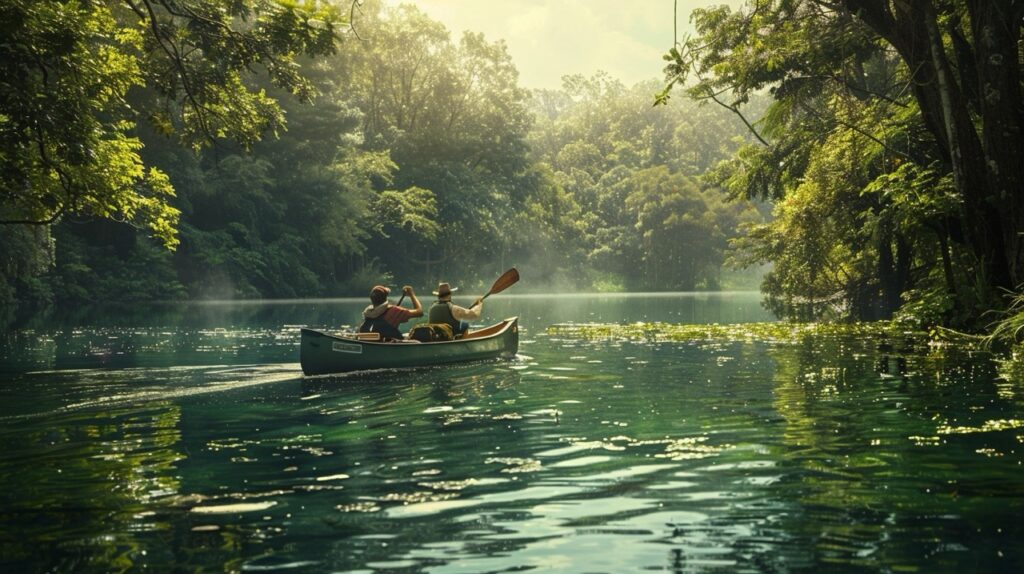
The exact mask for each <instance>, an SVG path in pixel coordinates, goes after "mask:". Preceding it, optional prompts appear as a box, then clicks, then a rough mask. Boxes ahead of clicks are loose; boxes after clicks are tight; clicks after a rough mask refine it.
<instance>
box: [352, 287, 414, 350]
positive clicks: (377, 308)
mask: <svg viewBox="0 0 1024 574" xmlns="http://www.w3.org/2000/svg"><path fill="white" fill-rule="evenodd" d="M403 290H404V291H405V293H406V294H408V295H409V297H410V299H411V300H412V303H413V305H414V306H415V308H413V309H406V308H405V307H399V306H398V305H392V304H391V303H390V302H388V293H390V292H391V290H390V289H388V288H387V287H384V286H383V285H376V286H374V288H373V289H371V290H370V305H369V306H368V307H367V308H366V309H364V310H363V324H362V325H360V326H359V332H360V333H380V336H381V338H382V339H383V340H385V341H387V340H401V339H402V331H400V330H399V329H398V326H399V325H401V324H402V323H405V322H406V321H408V320H409V319H411V318H413V317H422V316H423V306H422V305H421V304H420V301H419V299H417V298H416V293H414V292H413V290H412V287H409V286H406V287H405V288H404V289H403Z"/></svg>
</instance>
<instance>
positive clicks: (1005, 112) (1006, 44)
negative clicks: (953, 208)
mask: <svg viewBox="0 0 1024 574" xmlns="http://www.w3.org/2000/svg"><path fill="white" fill-rule="evenodd" d="M967 9H968V12H969V14H970V17H971V35H972V36H973V38H974V68H975V70H976V72H977V74H978V91H979V98H978V101H979V105H980V108H981V110H980V111H981V124H982V144H983V147H984V153H985V160H986V161H985V167H986V172H985V173H986V176H987V178H988V186H989V193H990V203H992V204H993V205H997V206H998V209H999V213H1000V216H1001V223H1002V233H1003V241H1004V244H1005V246H1006V256H1007V263H1008V266H1009V273H1010V276H1011V278H1012V279H1013V282H1014V284H1015V285H1014V286H1016V284H1019V283H1020V282H1021V281H1022V280H1024V260H1022V257H1024V241H1022V237H1021V235H1020V230H1021V229H1020V228H1021V223H1022V221H1024V189H1022V186H1024V110H1022V109H1021V107H1022V101H1021V88H1020V62H1019V61H1018V57H1019V56H1018V54H1020V52H1019V43H1020V32H1021V16H1022V9H1021V2H1019V1H1017V2H1015V1H1012V0H969V1H968V2H967Z"/></svg>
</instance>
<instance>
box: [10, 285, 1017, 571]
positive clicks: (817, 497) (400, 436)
mask: <svg viewBox="0 0 1024 574" xmlns="http://www.w3.org/2000/svg"><path fill="white" fill-rule="evenodd" d="M537 304H538V305H540V304H541V300H537ZM544 304H548V305H551V302H550V301H547V302H545V303H544ZM590 304H591V305H592V306H593V307H595V308H596V309H597V311H595V312H600V313H602V314H603V315H602V319H601V320H602V321H608V320H609V316H608V315H610V314H611V313H613V312H615V313H618V312H622V313H633V312H637V313H639V312H640V311H636V310H635V309H636V308H637V307H639V308H642V307H643V305H644V304H645V303H638V304H637V306H634V307H631V309H632V310H629V311H625V310H623V309H621V308H615V307H602V306H601V304H598V303H596V302H593V301H591V302H590ZM553 307H559V308H561V306H560V305H553ZM610 309H613V310H614V311H613V310H610ZM542 311H543V310H542ZM559 312H560V311H557V310H556V309H554V308H552V309H551V310H550V313H548V312H538V316H544V317H550V318H551V319H552V322H556V321H555V319H558V318H559V316H558V313H559ZM633 317H634V316H633V315H630V319H629V320H633ZM309 320H310V322H311V323H312V322H319V323H327V322H328V321H329V320H333V319H332V318H329V317H326V316H324V317H319V318H318V317H316V316H313V317H310V318H309ZM288 324H289V325H290V324H291V323H288ZM209 327H210V326H204V327H203V328H201V329H193V330H189V329H191V328H183V329H181V330H178V331H175V329H176V327H165V326H158V325H150V326H148V327H137V326H136V327H129V326H125V325H121V326H118V327H114V326H110V327H101V328H93V327H82V328H75V329H64V328H61V330H62V334H61V335H59V336H57V335H54V336H52V337H51V338H52V341H46V342H44V343H39V344H38V345H36V346H35V347H33V349H34V350H27V351H24V353H25V356H28V357H29V358H28V359H25V360H24V363H22V364H30V365H32V366H33V367H32V369H27V370H26V369H22V370H17V369H11V370H9V371H8V372H6V373H5V374H3V375H2V384H0V404H2V411H0V441H2V444H3V446H4V447H5V451H4V452H5V456H4V457H3V459H2V460H0V477H2V486H3V489H2V492H3V494H0V522H2V528H0V531H2V532H3V533H4V534H2V538H0V550H2V553H0V562H2V565H3V566H4V569H5V571H37V570H58V571H62V570H75V571H78V570H98V571H109V570H134V569H143V568H149V569H156V570H210V569H217V570H226V571H241V570H247V571H253V570H254V571H288V572H322V571H364V572H370V571H372V572H394V571H402V572H487V571H516V570H525V569H536V570H548V571H559V572H625V571H638V570H660V571H665V570H668V571H673V572H705V571H707V572H766V571H767V572H774V571H830V572H854V571H857V572H859V571H864V570H878V571H910V570H917V571H928V572H954V571H1016V570H1019V569H1021V567H1022V566H1024V556H1022V555H1021V549H1020V547H1019V542H1018V541H1019V540H1020V539H1021V537H1022V535H1024V528H1022V526H1021V524H1020V520H1019V518H1018V517H1019V515H1020V513H1021V511H1024V496H1022V494H1024V478H1022V475H1021V474H1020V465H1021V464H1022V462H1024V457H1022V456H1021V445H1022V444H1024V403H1022V400H1021V396H1022V395H1021V391H1020V388H1021V387H1020V385H1021V381H1022V378H1021V377H1019V376H1018V373H1019V372H1020V370H1021V367H1020V366H1019V363H1017V362H1015V361H993V360H992V359H991V357H989V356H987V355H985V354H983V353H978V352H977V351H975V350H972V349H966V348H959V347H955V346H944V345H935V344H927V343H926V342H924V341H923V340H919V339H913V338H909V339H904V338H902V337H901V338H887V339H882V338H880V337H878V336H874V335H871V334H865V333H863V332H857V331H852V332H850V333H847V334H843V333H841V332H839V331H829V332H827V333H826V332H824V331H823V332H815V331H814V330H813V329H808V330H806V332H802V334H801V335H800V336H799V337H790V338H786V337H757V336H742V337H719V338H714V337H702V338H699V339H697V338H694V339H692V340H673V339H672V338H671V337H665V336H661V335H660V334H659V333H658V332H657V330H658V326H657V325H646V326H644V328H645V329H647V330H648V331H650V333H648V335H646V336H644V337H642V338H637V339H630V338H626V337H611V336H607V337H593V338H591V337H587V336H583V335H568V334H566V333H564V332H560V333H557V334H549V333H547V332H546V331H545V330H544V329H539V328H533V329H532V330H531V331H530V332H529V333H528V336H526V337H524V338H523V342H522V347H521V354H520V356H519V357H518V358H517V359H516V360H514V361H494V362H486V363H475V364H465V365H458V366H454V367H449V368H433V369H418V370H413V371H384V372H376V373H372V374H365V373H364V374H353V375H348V376H342V377H323V378H302V377H301V376H300V374H299V371H298V366H297V365H296V364H295V362H294V361H295V358H294V352H295V347H294V340H293V339H292V338H291V335H290V333H291V332H292V330H293V327H288V326H286V325H285V324H284V323H282V324H278V325H254V326H251V327H248V328H247V327H244V326H230V325H227V324H226V325H225V326H223V327H222V330H218V329H217V328H216V327H213V328H209ZM65 331H66V332H67V333H68V334H64V332H65ZM165 332H166V333H172V334H171V335H164V334H163V333H165ZM584 332H585V330H581V333H584ZM39 333H40V331H37V332H36V334H37V335H38V334H39ZM114 333H117V334H118V335H117V336H118V337H121V334H124V333H129V336H127V339H129V340H130V341H132V342H131V343H130V344H128V343H124V339H123V338H118V339H109V338H108V337H110V336H111V334H114ZM18 336H20V337H22V339H20V340H22V341H29V340H31V339H32V338H31V337H29V336H28V335H26V334H24V333H23V334H21V335H18ZM61 337H64V339H63V340H61V341H60V342H58V340H60V338H61ZM161 337H167V340H169V341H171V342H170V343H168V344H156V343H154V342H153V341H158V340H164V339H161ZM175 341H180V343H178V342H175ZM26 345H28V343H26ZM104 345H105V346H104ZM190 345H195V347H191V346H190ZM99 348H104V349H113V350H114V353H113V354H112V355H111V357H112V358H110V359H109V360H106V362H101V363H98V364H97V363H95V362H90V361H96V359H95V358H89V357H92V355H90V353H92V352H93V350H94V349H99ZM121 351H123V352H124V355H118V354H117V352H121ZM128 356H131V357H132V358H118V357H128ZM82 357H86V359H84V360H82V362H81V363H78V362H76V361H78V360H80V359H81V358H82ZM41 364H46V365H49V367H47V368H41V367H40V365H41ZM61 365H87V366H86V368H77V369H76V370H69V369H64V368H60V366H61ZM88 365H91V366H88ZM15 533H17V534H15Z"/></svg>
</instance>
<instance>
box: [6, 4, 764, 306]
mask: <svg viewBox="0 0 1024 574" xmlns="http://www.w3.org/2000/svg"><path fill="white" fill-rule="evenodd" d="M3 10H5V12H4V13H3V14H0V16H3V24H2V25H3V26H4V27H5V37H11V38H16V39H17V41H15V42H10V43H7V44H4V46H3V47H2V49H3V50H7V51H8V52H5V53H4V54H2V55H0V57H2V59H3V65H4V66H6V68H5V70H4V71H5V73H4V75H3V77H2V78H0V94H2V97H0V121H2V125H0V137H2V146H3V147H2V150H3V151H2V157H0V161H2V163H3V166H2V172H3V176H2V177H4V178H5V179H4V191H3V193H4V194H5V195H4V196H3V197H2V198H0V215H2V217H3V219H4V220H5V221H7V222H8V224H7V225H0V242H2V243H3V245H4V250H3V251H4V257H3V260H2V262H0V278H2V281H0V303H4V304H6V305H8V306H10V305H11V304H15V303H22V304H25V305H34V306H39V305H47V304H51V303H55V304H57V305H58V306H59V305H70V304H78V303H81V302H96V301H124V300H154V299H180V298H259V297H314V296H339V295H363V294H365V293H366V290H367V289H368V287H369V286H370V285H372V284H373V283H377V282H385V283H392V282H401V283H412V284H414V285H417V286H420V288H426V287H429V286H431V285H434V284H436V283H437V281H439V280H449V281H452V282H454V283H459V284H463V285H481V284H482V283H483V282H484V281H487V280H489V279H490V278H492V276H495V273H498V272H500V271H501V270H503V269H504V268H506V267H507V266H510V265H518V266H519V267H520V269H521V270H522V271H523V272H524V273H525V274H528V275H529V276H531V277H533V278H534V279H533V280H532V281H531V286H532V287H533V288H535V289H538V290H543V289H550V288H562V287H570V288H572V289H573V290H594V289H597V290H625V289H640V290H676V289H713V288H718V287H721V286H723V285H724V286H730V285H736V284H737V283H736V281H737V280H743V279H744V278H743V277H742V276H737V275H736V274H734V273H733V274H730V273H728V272H727V273H725V274H723V263H724V261H725V258H726V257H727V253H726V250H727V246H728V242H729V241H730V240H732V239H735V238H737V237H738V236H739V228H740V226H742V225H752V224H756V223H760V222H761V221H762V219H763V218H762V213H761V212H759V211H758V209H757V208H756V206H757V205H758V204H759V203H758V202H750V201H745V200H744V201H739V202H730V201H728V198H727V197H726V192H725V191H723V189H722V188H721V187H719V186H716V185H708V184H706V183H704V182H703V180H702V179H701V175H702V174H703V173H704V172H705V171H707V170H708V169H710V168H711V167H713V166H714V165H716V164H717V163H718V162H719V161H722V160H724V159H726V158H727V157H729V156H730V154H731V153H732V152H733V151H734V150H736V148H737V146H739V145H740V144H741V143H742V142H743V141H745V139H748V138H749V136H748V135H747V134H746V130H745V128H744V126H743V124H742V122H740V121H739V120H737V119H736V118H735V117H734V116H733V115H732V114H731V113H730V112H728V111H726V110H721V109H717V108H715V107H708V106H703V107H698V106H696V105H692V104H684V105H677V106H673V107H672V108H670V109H666V108H660V109H655V108H652V107H651V105H650V95H651V94H652V93H653V92H654V91H655V90H656V89H657V87H658V83H657V81H656V80H653V79H652V81H651V82H650V83H645V84H644V83H642V84H639V85H636V86H632V87H629V86H625V85H623V84H622V83H621V82H619V81H618V80H616V79H614V78H612V77H609V76H608V75H607V74H604V73H601V72H597V73H595V74H593V75H590V76H579V75H577V76H568V77H566V78H565V79H564V83H563V87H562V88H561V89H559V90H541V91H530V90H527V89H525V88H523V87H521V86H520V85H519V78H518V71H517V69H516V66H515V64H514V62H513V61H512V58H511V56H510V55H509V53H508V49H507V46H506V45H505V44H504V43H503V42H502V41H491V40H489V39H487V38H485V37H484V36H483V35H481V34H478V33H472V32H467V33H464V34H463V35H462V36H461V37H453V35H452V34H451V32H450V31H449V30H447V29H446V28H445V27H444V26H443V25H442V24H440V23H439V22H437V21H434V20H432V19H431V18H429V17H428V16H426V15H425V14H424V13H422V12H420V11H419V10H418V9H416V8H415V7H412V6H408V5H401V6H397V7H393V6H389V5H385V4H382V3H380V2H377V1H370V0H367V1H365V2H361V3H358V4H347V3H346V4H340V3H339V4H333V5H332V4H330V3H325V2H283V1H282V2H262V1H261V2H257V1H242V2H238V1H233V2H227V1H216V0H189V1H176V2H169V1H162V0H121V1H114V0H107V1H102V2H29V1H15V2H8V3H5V4H4V8H3ZM349 18H354V20H353V21H352V22H349ZM755 99H756V98H755ZM12 222H17V223H18V224H16V225H12V224H10V223H12ZM746 280H747V281H748V284H749V281H750V278H747V279H746Z"/></svg>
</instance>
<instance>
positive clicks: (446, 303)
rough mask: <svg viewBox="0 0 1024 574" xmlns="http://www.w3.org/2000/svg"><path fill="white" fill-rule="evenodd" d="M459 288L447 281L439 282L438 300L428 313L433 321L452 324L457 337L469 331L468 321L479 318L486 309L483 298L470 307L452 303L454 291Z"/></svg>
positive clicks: (429, 319)
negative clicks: (465, 307) (466, 307)
mask: <svg viewBox="0 0 1024 574" xmlns="http://www.w3.org/2000/svg"><path fill="white" fill-rule="evenodd" d="M458 290H459V288H458V287H452V286H451V285H449V284H447V283H438V285H437V291H434V295H437V301H436V302H434V304H433V305H431V306H430V311H428V315H427V320H428V321H430V322H431V323H447V324H448V325H449V326H451V328H452V332H453V333H455V336H456V337H458V336H460V335H466V334H467V333H469V323H468V321H474V320H476V319H479V318H480V313H481V312H482V311H483V310H484V302H483V300H481V299H477V300H476V301H474V302H473V304H472V305H470V306H469V309H464V308H462V307H459V306H458V305H456V304H454V303H452V293H454V292H455V291H458Z"/></svg>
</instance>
